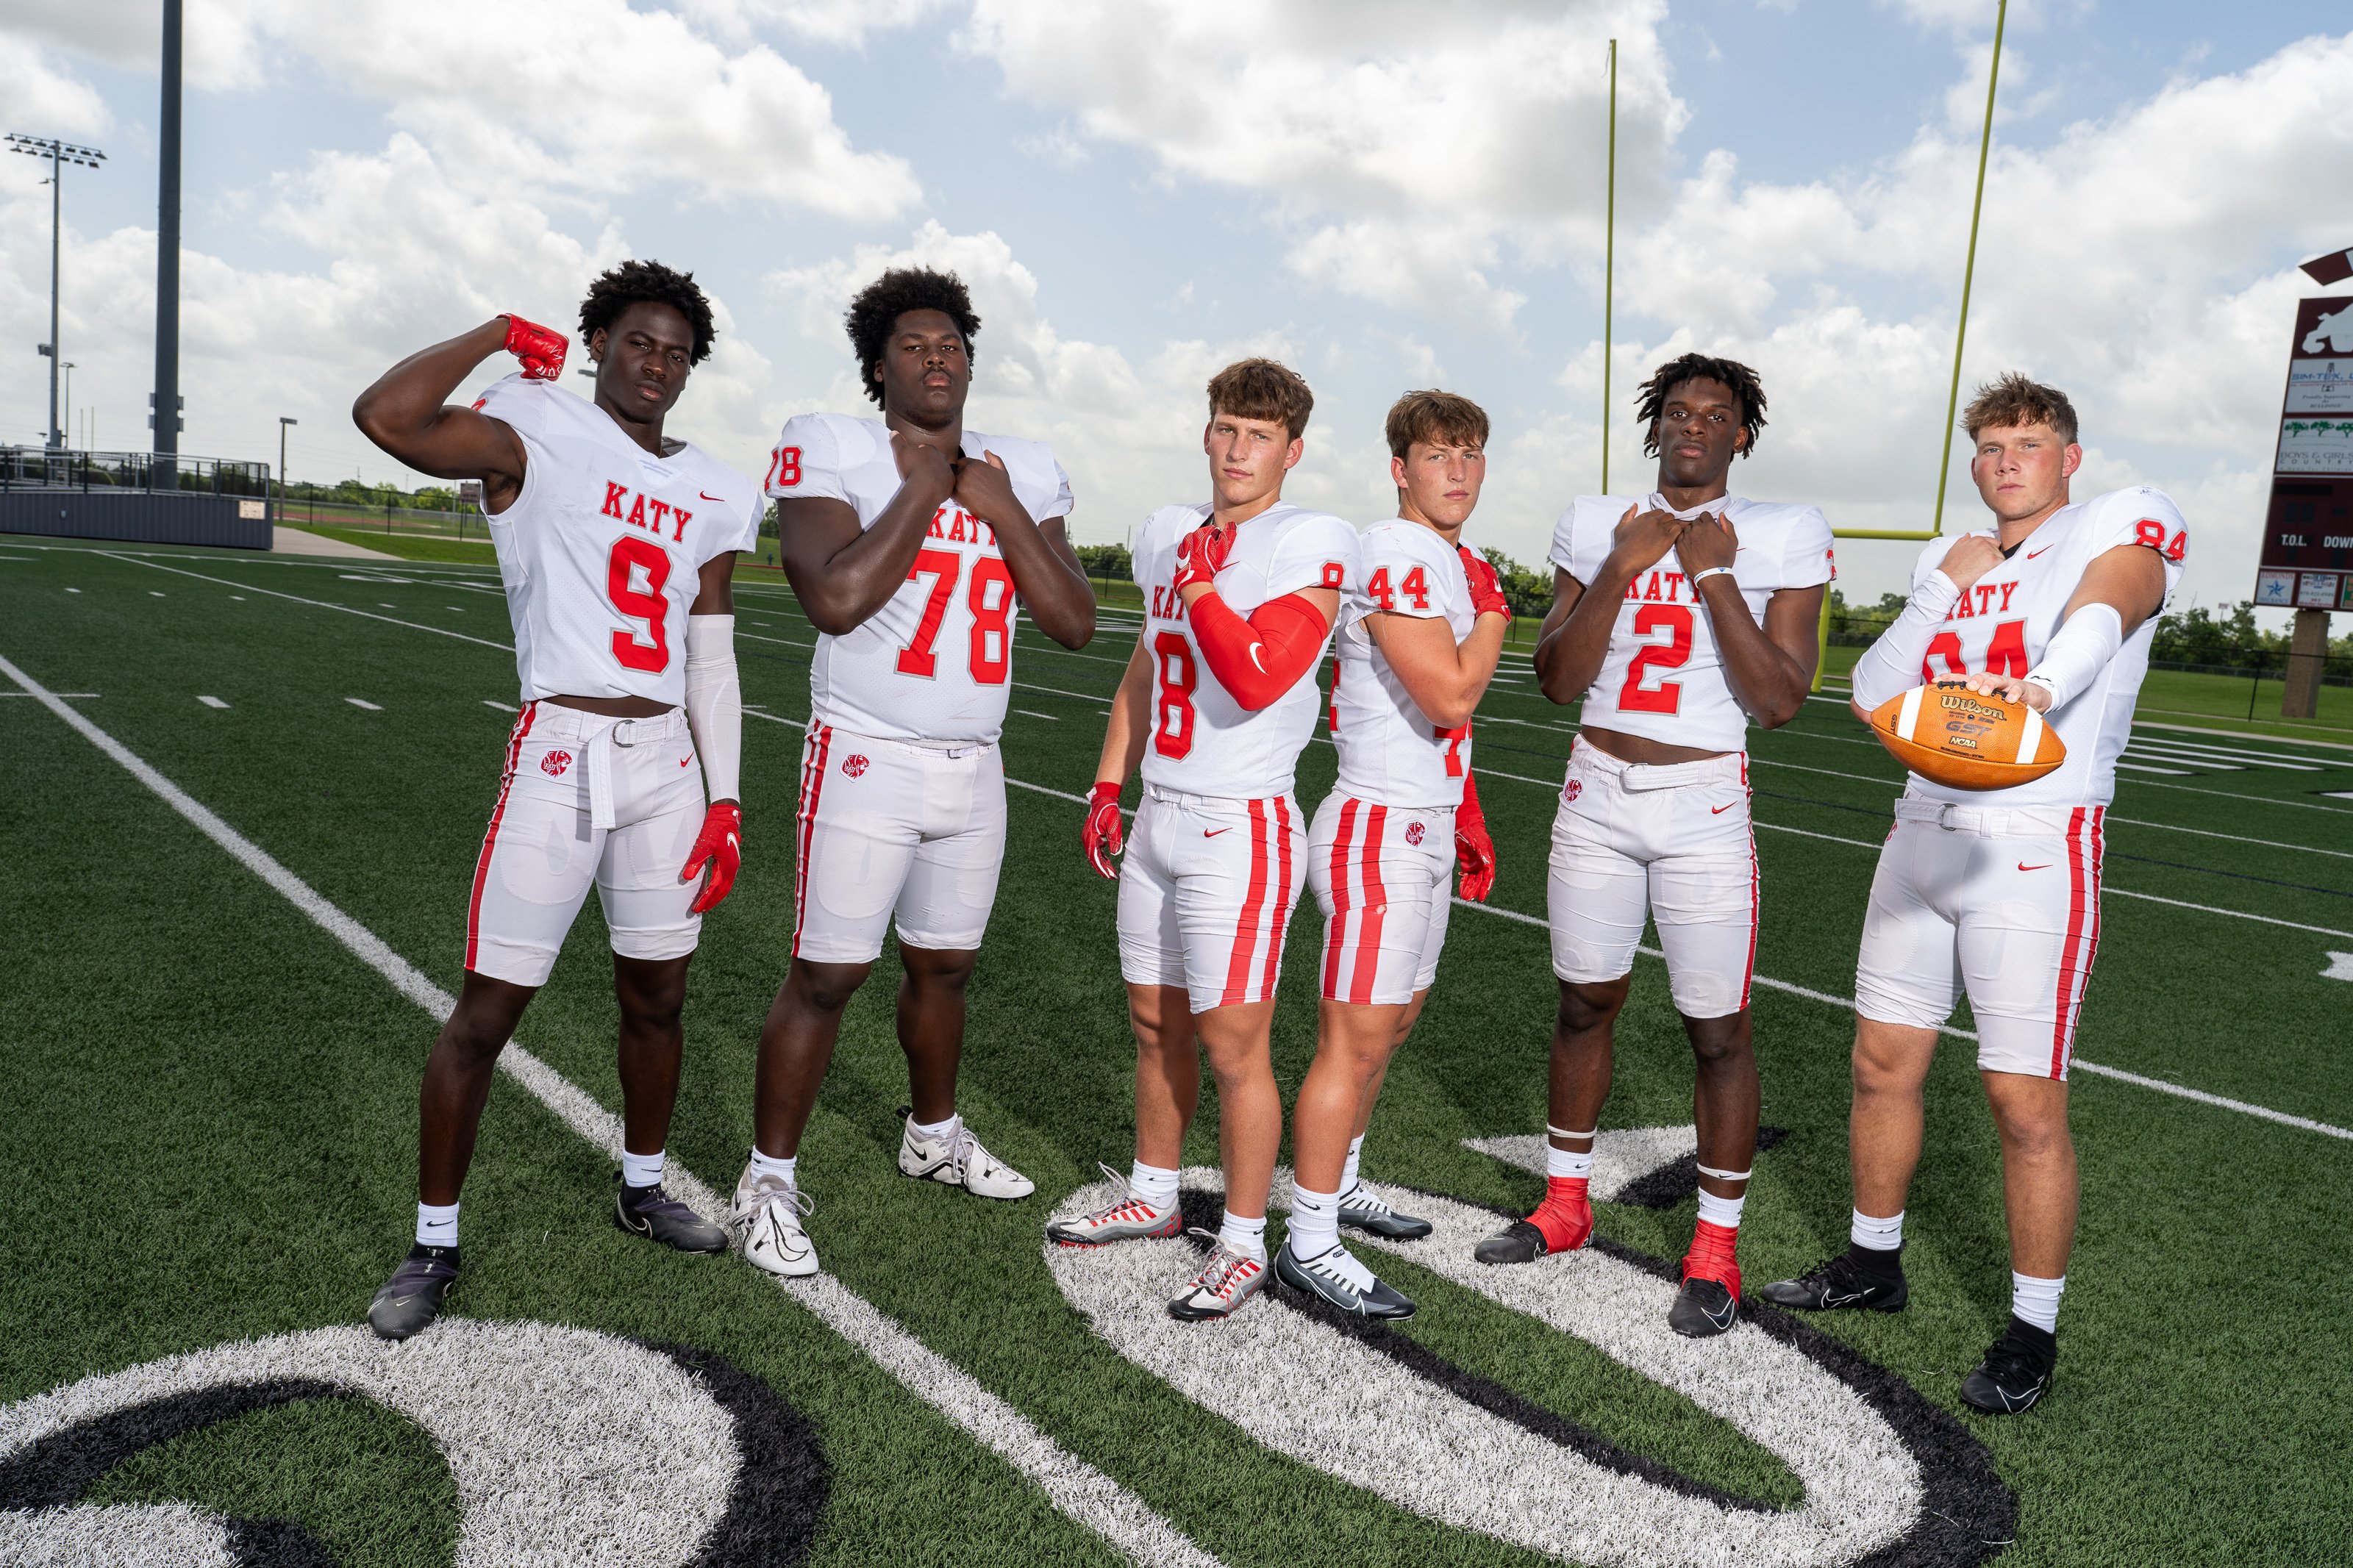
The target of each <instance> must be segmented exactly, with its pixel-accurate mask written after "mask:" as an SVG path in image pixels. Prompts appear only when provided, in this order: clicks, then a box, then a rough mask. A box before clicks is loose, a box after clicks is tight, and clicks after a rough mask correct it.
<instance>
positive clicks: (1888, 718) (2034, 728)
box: [1871, 679, 2067, 789]
mask: <svg viewBox="0 0 2353 1568" xmlns="http://www.w3.org/2000/svg"><path fill="white" fill-rule="evenodd" d="M1871 728H1872V732H1873V734H1876V735H1877V736H1878V737H1879V743H1880V744H1881V745H1883V746H1885V747H1886V748H1887V749H1888V750H1889V751H1890V752H1894V756H1895V760H1896V761H1897V762H1899V763H1903V764H1904V765H1905V767H1907V768H1909V769H1911V770H1912V771H1913V772H1914V773H1918V774H1919V775H1920V776H1921V777H1922V778H1924V779H1926V780H1928V781H1929V782H1930V783H1932V784H1943V785H1945V786H1947V788H1950V789H2009V788H2010V787H2011V786H2012V785H2015V784H2025V783H2027V782H2028V781H2030V780H2032V779H2039V778H2041V777H2042V775H2043V774H2044V773H2049V772H2050V771H2051V770H2052V769H2053V768H2055V767H2057V766H2058V765H2059V764H2060V763H2063V762H2065V761H2066V760H2067V748H2066V745H2065V744H2064V743H2063V742H2061V740H2060V739H2059V732H2058V731H2055V730H2053V729H2052V728H2051V726H2050V725H2048V724H2046V723H2044V722H2043V721H2042V714H2040V713H2037V712H2036V711H2035V710H2033V709H2031V708H2029V707H2028V706H2027V705H2026V704H2025V703H2023V702H2012V701H2010V700H2009V699H2008V698H2005V697H1984V696H1979V695H1978V693H1977V692H1974V691H1971V690H1970V689H1968V683H1967V682H1966V681H1962V680H1957V679H1948V680H1937V681H1932V682H1930V683H1929V684H1928V685H1926V686H1915V687H1914V688H1913V689H1911V690H1909V691H1907V692H1905V693H1904V695H1902V696H1901V697H1891V698H1889V699H1888V700H1886V701H1884V702H1883V703H1881V704H1880V705H1879V710H1878V711H1877V712H1875V713H1873V715H1872V716H1871Z"/></svg>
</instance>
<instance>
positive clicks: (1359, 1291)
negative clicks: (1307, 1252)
mask: <svg viewBox="0 0 2353 1568" xmlns="http://www.w3.org/2000/svg"><path fill="white" fill-rule="evenodd" d="M1345 1257H1346V1254H1345V1251H1344V1250H1343V1249H1342V1248H1341V1247H1337V1246H1335V1247H1330V1248H1328V1249H1327V1250H1325V1251H1324V1252H1320V1253H1318V1254H1316V1255H1315V1256H1314V1257H1313V1258H1302V1257H1300V1256H1299V1255H1298V1254H1297V1253H1295V1252H1293V1251H1292V1250H1291V1243H1290V1242H1289V1241H1285V1242H1284V1243H1283V1244H1282V1251H1280V1252H1278V1253H1276V1254H1275V1255H1274V1277H1275V1279H1278V1280H1280V1281H1281V1282H1282V1285H1283V1288H1284V1289H1290V1290H1295V1291H1297V1292H1299V1293H1300V1294H1301V1295H1303V1296H1309V1297H1313V1298H1314V1299H1315V1300H1319V1301H1322V1302H1323V1303H1324V1305H1326V1306H1328V1307H1331V1308H1333V1309H1335V1310H1338V1311H1341V1312H1345V1313H1346V1314H1347V1315H1348V1316H1350V1317H1352V1318H1368V1319H1373V1320H1377V1321H1383V1322H1395V1321H1402V1320H1404V1319H1407V1318H1410V1317H1412V1316H1413V1298H1412V1297H1410V1296H1408V1295H1406V1294H1405V1293H1404V1292H1403V1291H1401V1290H1398V1289H1395V1288H1393V1287H1391V1286H1389V1285H1388V1284H1386V1283H1384V1282H1383V1281H1382V1280H1380V1279H1377V1278H1376V1279H1374V1280H1373V1282H1372V1284H1370V1285H1369V1286H1366V1287H1363V1288H1359V1287H1358V1286H1357V1284H1356V1281H1355V1280H1354V1279H1350V1278H1349V1276H1348V1273H1347V1271H1346V1270H1345V1269H1344V1268H1341V1267H1340V1262H1341V1259H1342V1258H1345Z"/></svg>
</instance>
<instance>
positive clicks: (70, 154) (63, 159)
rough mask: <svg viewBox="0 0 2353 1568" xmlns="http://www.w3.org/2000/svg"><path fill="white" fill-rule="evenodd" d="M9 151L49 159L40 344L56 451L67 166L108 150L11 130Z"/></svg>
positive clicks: (89, 165)
mask: <svg viewBox="0 0 2353 1568" xmlns="http://www.w3.org/2000/svg"><path fill="white" fill-rule="evenodd" d="M5 140H6V142H7V144H8V151H10V152H11V153H23V154H24V155H25V156H26V157H28V158H47V160H48V161H49V341H48V342H46V343H44V344H42V345H41V353H43V354H44V355H45V356H47V359H48V362H49V431H48V437H47V445H48V447H49V448H50V449H51V450H52V451H54V450H56V449H57V448H58V447H63V446H64V445H65V444H66V433H65V428H64V426H60V425H59V424H58V358H59V355H58V261H59V258H60V256H61V254H62V252H61V249H60V246H61V244H62V238H63V235H64V232H65V221H64V220H65V181H64V177H63V176H64V174H65V166H66V165H67V164H68V163H72V164H75V165H77V166H78V167H80V168H84V169H95V168H97V167H99V166H100V164H102V163H105V162H106V154H105V153H101V152H100V151H99V150H98V149H97V148H95V147H84V146H82V145H80V144H79V142H60V141H59V140H58V139H57V138H56V137H54V136H27V135H26V134H24V133H23V132H17V131H11V132H8V134H7V137H6V138H5Z"/></svg>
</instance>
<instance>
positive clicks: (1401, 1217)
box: [1340, 1182, 1430, 1241]
mask: <svg viewBox="0 0 2353 1568" xmlns="http://www.w3.org/2000/svg"><path fill="white" fill-rule="evenodd" d="M1340 1223H1341V1225H1342V1226H1345V1227H1346V1228H1348V1229H1350V1230H1361V1231H1363V1232H1364V1233H1365V1234H1366V1235H1367V1236H1377V1237H1382V1238H1383V1239H1385V1240H1388V1241H1419V1240H1420V1239H1421V1238H1422V1237H1425V1236H1428V1235H1429V1234H1430V1222H1429V1221H1428V1220H1426V1219H1423V1218H1421V1217H1419V1215H1409V1214H1399V1213H1398V1211H1397V1210H1395V1209H1393V1208H1391V1207H1389V1205H1388V1203H1387V1202H1386V1201H1385V1200H1383V1198H1382V1197H1381V1195H1380V1194H1378V1193H1376V1192H1375V1191H1373V1189H1372V1188H1370V1187H1368V1186H1366V1185H1365V1184H1364V1183H1362V1182H1358V1183H1357V1184H1356V1185H1355V1186H1353V1187H1350V1188H1349V1189H1348V1190H1347V1191H1346V1192H1345V1193H1344V1194H1341V1196H1340Z"/></svg>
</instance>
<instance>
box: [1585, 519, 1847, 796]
mask: <svg viewBox="0 0 2353 1568" xmlns="http://www.w3.org/2000/svg"><path fill="white" fill-rule="evenodd" d="M1666 504H1667V503H1666V500H1665V498H1663V497H1662V496H1659V495H1657V494H1652V495H1649V496H1645V497H1643V498H1641V500H1639V501H1637V500H1635V499H1634V498H1633V497H1631V496H1579V497H1577V500H1574V501H1572V502H1571V503H1569V508H1568V510H1567V511H1565V512H1563V513H1561V514H1560V521H1559V522H1558V523H1556V525H1554V528H1553V531H1552V563H1553V564H1554V565H1555V566H1557V567H1559V568H1560V569H1561V570H1563V571H1565V572H1567V574H1569V575H1570V576H1572V577H1574V578H1576V579H1577V581H1578V582H1580V583H1591V582H1592V581H1593V580H1594V578H1595V577H1597V576H1599V574H1600V572H1601V564H1602V563H1603V562H1605V561H1607V560H1608V559H1609V551H1610V547H1611V544H1612V542H1614V535H1615V532H1616V530H1617V527H1618V521H1619V519H1620V518H1622V517H1624V516H1625V515H1626V509H1627V508H1628V507H1630V506H1640V507H1641V509H1642V510H1645V511H1648V510H1651V509H1652V508H1654V507H1665V506H1666ZM1668 510H1672V508H1669V509H1668ZM1702 512H1721V513H1723V514H1724V515H1725V517H1726V518H1728V519H1730V521H1731V523H1732V531H1733V532H1734V533H1735V534H1736V536H1737V537H1738V539H1739V542H1740V548H1739V552H1738V553H1736V555H1734V556H1733V558H1732V580H1733V583H1734V584H1735V585H1736V586H1737V587H1738V588H1739V590H1740V596H1741V598H1742V599H1744V600H1746V602H1747V605H1748V610H1749V613H1750V614H1751V615H1753V616H1756V617H1757V623H1758V624H1759V625H1760V626H1761V625H1762V624H1763V623H1764V619H1765V605H1766V602H1767V600H1769V599H1770V598H1772V596H1773V595H1775V594H1776V593H1778V591H1780V590H1781V589H1783V588H1811V587H1815V586H1818V585H1820V584H1824V583H1827V582H1829V581H1830V580H1831V576H1832V575H1833V573H1832V572H1831V525H1830V523H1829V522H1828V521H1826V520H1825V519H1824V518H1823V516H1822V514H1821V512H1820V510H1818V509H1816V508H1814V507H1810V506H1788V505H1784V504H1782V503H1780V502H1778V501H1755V500H1744V499H1743V498H1741V497H1738V496H1732V497H1728V498H1725V499H1724V500H1712V501H1709V502H1707V503H1706V504H1705V505H1704V506H1698V507H1694V508H1692V509H1691V510H1687V511H1678V512H1675V514H1674V515H1675V516H1677V517H1683V518H1691V517H1697V516H1699V515H1700V514H1701V513H1702ZM1579 722H1581V723H1586V724H1591V725H1594V726H1596V727H1598V728H1599V729H1604V730H1616V731H1620V733H1622V734H1628V735H1641V736H1643V737H1645V738H1647V739H1649V740H1653V741H1659V742H1664V743H1665V744H1667V745H1671V746H1690V747H1693V748H1694V749H1696V750H1699V751H1704V752H1737V751H1740V750H1742V749H1744V748H1745V747H1746V745H1747V743H1748V715H1747V713H1746V711H1744V710H1742V708H1741V706H1740V701H1739V700H1738V699H1737V698H1736V697H1734V696H1733V694H1732V687H1731V685H1730V683H1729V682H1727V681H1726V680H1725V676H1724V661H1723V658H1722V657H1721V656H1720V655H1719V653H1718V652H1717V648H1716V641H1715V623H1714V621H1713V619H1712V618H1711V617H1710V616H1709V614H1708V610H1707V606H1706V605H1704V604H1701V603H1700V602H1699V598H1698V595H1695V594H1694V593H1693V591H1692V585H1691V584H1690V583H1688V582H1686V581H1685V580H1684V578H1683V563H1682V562H1681V561H1679V560H1678V559H1676V556H1675V552H1673V551H1672V550H1670V551H1668V552H1666V554H1665V555H1663V556H1662V557H1660V559H1659V560H1658V561H1657V562H1656V563H1654V564H1652V565H1651V567H1650V568H1649V569H1648V570H1647V571H1644V572H1643V573H1641V574H1640V575H1638V576H1637V577H1636V578H1635V579H1634V580H1633V581H1632V582H1631V583H1629V584H1627V585H1626V602H1625V604H1624V605H1621V606H1620V609H1619V611H1618V625H1617V626H1616V627H1615V628H1614V629H1613V630H1612V631H1611V632H1610V634H1609V656H1608V657H1607V658H1604V659H1603V660H1602V661H1601V674H1600V675H1599V677H1598V678H1597V679H1595V680H1594V682H1593V686H1592V689H1590V690H1588V692H1586V694H1585V707H1584V709H1583V710H1582V712H1581V714H1580V717H1579Z"/></svg>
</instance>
